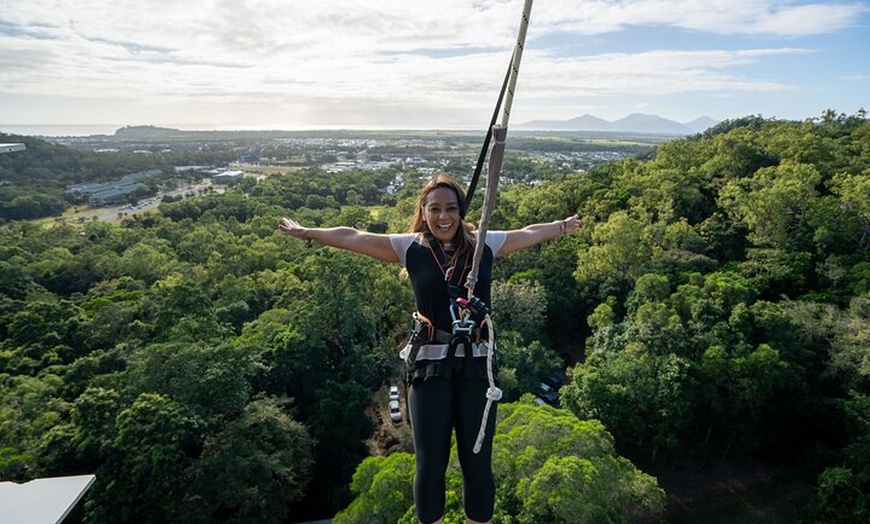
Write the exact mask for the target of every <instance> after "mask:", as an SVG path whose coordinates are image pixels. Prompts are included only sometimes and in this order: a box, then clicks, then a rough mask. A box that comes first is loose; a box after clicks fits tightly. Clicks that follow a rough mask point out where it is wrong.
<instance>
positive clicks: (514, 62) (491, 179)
mask: <svg viewBox="0 0 870 524" xmlns="http://www.w3.org/2000/svg"><path fill="white" fill-rule="evenodd" d="M531 13H532V0H526V2H525V4H524V5H523V17H522V20H521V21H520V31H519V35H518V36H517V45H516V47H515V48H514V54H513V57H512V59H511V74H510V82H509V83H508V90H507V93H506V97H505V101H504V111H503V112H502V117H501V124H500V125H495V126H493V128H492V137H493V139H494V140H495V144H494V145H493V147H492V152H491V153H490V164H489V173H488V176H487V181H486V193H485V196H484V198H483V210H482V212H481V217H480V226H479V227H478V235H477V244H476V245H475V247H474V258H473V260H472V264H471V271H470V272H469V273H468V279H467V280H466V284H465V287H466V288H467V289H468V299H469V300H471V299H472V298H473V297H474V287H475V285H476V284H477V274H478V272H479V271H480V260H481V258H482V257H483V250H484V246H485V245H486V232H487V229H488V228H489V217H490V215H492V210H493V209H494V208H495V200H496V191H497V189H498V180H499V175H500V172H501V162H502V158H503V156H504V143H505V137H506V136H507V125H508V120H509V119H510V113H511V106H512V105H513V100H514V90H515V89H516V86H517V76H519V73H520V60H522V58H523V47H524V46H525V42H526V32H527V30H528V28H529V18H530V16H531ZM489 305H490V304H487V307H488V306H489ZM485 322H488V324H487V326H488V330H489V343H490V347H489V351H488V352H487V354H486V376H487V379H488V381H489V387H488V388H487V390H486V406H485V407H484V408H483V416H482V419H481V421H480V430H479V431H478V432H477V441H476V442H475V443H474V453H475V454H476V453H480V449H481V447H482V446H483V439H484V437H485V435H486V423H487V421H488V420H489V410H490V408H491V407H492V403H493V402H497V401H499V400H501V396H502V391H501V390H500V389H499V388H498V387H497V386H496V385H495V374H494V373H493V369H492V367H493V355H494V354H495V329H494V328H493V325H492V320H491V319H490V317H489V315H487V316H486V320H485Z"/></svg>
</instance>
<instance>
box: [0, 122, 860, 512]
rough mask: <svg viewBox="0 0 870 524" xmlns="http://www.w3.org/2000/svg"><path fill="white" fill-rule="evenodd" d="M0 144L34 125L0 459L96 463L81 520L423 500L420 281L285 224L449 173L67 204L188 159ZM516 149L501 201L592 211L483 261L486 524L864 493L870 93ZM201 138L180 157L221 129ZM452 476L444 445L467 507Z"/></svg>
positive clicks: (371, 506)
mask: <svg viewBox="0 0 870 524" xmlns="http://www.w3.org/2000/svg"><path fill="white" fill-rule="evenodd" d="M0 141H2V142H10V141H11V142H16V141H24V142H26V144H27V151H24V152H17V153H10V154H4V155H0V180H2V181H3V182H2V183H0V480H2V481H15V482H26V481H28V480H32V479H36V478H43V477H56V476H66V475H78V474H95V475H96V482H95V483H94V485H93V486H92V487H91V489H90V490H89V491H88V492H87V494H86V496H85V497H84V498H83V499H82V500H81V502H80V503H79V504H78V505H77V506H76V508H75V510H74V511H73V513H72V514H71V515H70V516H69V517H68V519H67V522H82V523H89V524H110V523H161V524H162V523H245V524H252V523H275V524H279V523H291V522H299V521H305V520H315V519H324V518H331V519H333V522H334V523H335V524H364V523H365V524H378V523H383V524H394V523H397V522H399V523H403V524H412V523H414V522H415V518H414V512H413V500H412V498H411V485H412V477H413V471H414V455H413V452H412V451H413V443H412V441H411V438H410V431H409V429H408V428H407V425H406V424H405V423H404V422H402V423H399V424H394V423H392V422H391V421H390V417H389V414H388V411H387V407H386V405H387V390H388V389H389V386H391V385H397V384H398V385H400V384H401V368H400V367H399V361H398V359H397V352H398V349H399V347H400V346H401V345H403V343H404V342H405V340H406V338H407V335H408V329H409V323H410V312H411V311H412V310H413V307H414V303H413V295H412V292H411V288H410V284H409V282H408V281H407V280H406V278H405V277H404V276H403V275H402V274H401V272H400V270H399V269H400V268H399V266H398V265H389V264H384V263H380V262H377V261H374V260H372V259H368V258H366V257H362V256H359V255H353V254H349V253H346V252H342V251H339V250H336V249H333V248H327V247H323V246H320V245H317V244H312V243H310V242H305V241H301V240H297V239H294V238H291V237H289V236H287V235H285V234H283V233H281V232H280V231H278V230H277V229H276V225H277V224H278V222H279V221H280V219H281V218H282V217H283V216H292V217H293V218H294V219H296V220H298V221H299V222H301V223H303V224H305V225H309V226H323V227H328V226H337V225H346V226H353V227H357V228H361V229H367V230H370V231H376V232H389V233H398V232H404V231H406V230H407V228H408V225H409V219H410V217H411V214H412V209H413V207H414V205H415V198H416V195H417V191H418V190H419V188H420V187H421V185H422V183H423V182H424V181H425V179H426V178H427V177H428V174H426V173H423V172H419V171H416V170H414V169H406V170H403V171H401V172H399V171H397V169H378V170H350V171H345V172H338V173H335V172H329V171H327V170H325V169H321V168H319V167H316V166H312V167H302V168H294V169H292V170H291V169H288V170H286V171H285V172H279V173H274V174H271V175H270V176H262V177H257V178H253V177H251V178H245V179H244V180H243V181H242V183H238V184H235V185H230V186H228V187H227V188H226V190H225V191H224V192H222V193H217V192H215V193H210V194H195V195H189V196H186V197H176V198H170V197H167V198H164V199H163V201H162V203H160V205H159V206H157V207H156V208H155V209H154V210H151V211H148V212H142V213H138V214H135V215H131V216H126V215H125V216H119V217H118V219H117V220H110V221H97V220H93V221H83V222H82V223H78V224H69V223H66V222H64V221H62V220H55V221H52V220H51V219H48V220H45V219H43V220H39V221H37V220H30V218H33V217H45V216H59V215H60V213H61V212H63V210H64V209H66V208H67V207H69V205H70V204H69V202H67V201H66V200H65V198H67V197H66V196H65V195H66V194H65V190H64V188H65V187H66V186H67V185H68V184H72V183H81V182H87V181H105V180H106V179H108V178H109V176H110V173H121V174H126V173H131V172H134V171H139V170H144V169H154V168H156V169H163V170H165V171H170V170H171V169H172V168H171V164H168V163H167V162H168V161H167V160H165V159H163V160H161V159H160V158H159V155H150V156H145V155H138V156H136V155H129V154H124V153H99V154H98V153H93V152H86V151H82V150H81V149H74V148H70V147H66V146H61V145H52V144H50V143H48V142H44V141H41V140H38V139H34V138H29V137H15V136H11V135H0ZM507 150H508V157H507V159H506V161H505V165H504V168H503V172H502V176H503V177H504V178H505V182H504V183H502V184H501V185H500V187H499V193H498V202H497V206H496V209H495V212H494V214H493V216H492V219H491V221H490V226H489V227H490V229H493V230H495V229H502V230H504V229H513V228H518V227H523V226H525V225H526V224H529V223H534V222H542V221H550V220H557V219H562V218H564V217H566V216H569V215H571V214H573V213H578V214H579V216H580V218H581V226H580V228H579V230H578V231H576V232H575V233H573V234H572V235H566V236H562V237H559V238H557V239H554V240H552V241H549V242H547V243H545V244H542V245H540V246H538V247H536V248H535V249H530V250H526V251H523V252H518V253H514V254H512V255H509V256H507V257H505V258H501V259H499V260H498V261H497V262H496V264H495V267H494V275H493V280H494V282H493V304H491V308H492V312H493V313H492V316H493V321H494V325H495V327H496V330H497V340H498V344H499V346H498V347H499V352H498V355H499V357H498V358H499V366H500V372H499V373H500V381H501V387H502V389H503V390H504V391H505V398H504V399H503V400H502V402H501V403H500V406H499V411H498V429H497V432H496V435H495V444H494V457H493V467H494V470H495V475H496V484H497V494H496V515H495V519H494V521H495V522H497V523H503V524H548V523H565V524H586V523H589V524H592V523H614V524H616V523H656V524H664V523H669V524H678V523H689V522H691V523H697V524H714V523H734V524H736V523H738V522H739V523H753V522H758V523H761V522H774V523H777V522H782V523H785V522H792V523H795V522H799V523H802V524H823V523H824V524H837V523H859V522H868V521H870V495H868V494H870V121H868V119H867V115H866V113H865V112H863V111H860V112H858V113H857V114H855V115H844V114H837V113H835V112H833V111H829V112H827V113H825V114H824V115H822V116H821V117H818V118H811V119H807V120H805V121H784V120H777V119H766V118H762V117H758V116H750V117H746V118H741V119H736V120H730V121H725V122H722V123H719V124H717V125H716V126H714V127H712V128H710V129H709V130H707V131H706V132H704V133H702V134H699V135H694V136H689V137H680V138H673V139H668V140H666V141H662V142H660V143H658V144H657V145H656V146H655V147H651V148H649V149H648V152H646V153H640V154H635V155H633V156H631V157H628V158H625V159H622V160H615V161H609V162H603V163H600V164H598V165H596V166H594V167H591V168H589V169H582V170H581V169H572V170H568V171H564V170H563V171H560V170H558V169H555V168H554V167H553V166H552V165H550V164H547V163H546V162H541V161H532V160H530V159H528V158H525V157H524V156H523V155H522V154H520V153H517V152H515V151H514V152H512V151H511V136H509V137H508V143H507ZM197 155H199V156H195V155H193V153H191V156H190V157H189V158H185V159H184V160H178V159H175V160H173V162H174V163H175V164H179V163H181V162H186V163H204V162H209V163H211V162H216V161H217V160H219V159H221V158H222V155H223V156H227V155H226V153H225V152H220V151H210V150H208V149H207V148H205V149H201V150H200V151H199V153H197ZM204 156H208V158H204ZM227 158H229V157H227ZM161 163H163V164H165V165H163V164H161ZM445 166H447V170H448V171H450V170H453V171H454V173H453V174H454V176H457V177H460V178H462V177H467V176H468V175H470V172H471V171H472V160H471V159H467V162H466V164H464V165H453V164H447V163H445ZM465 182H466V183H467V178H466V179H465ZM152 183H156V182H146V184H145V186H146V187H144V188H143V191H145V192H147V191H149V188H148V187H147V186H148V184H152ZM150 189H154V188H150ZM481 201H482V196H481V195H478V198H476V199H475V202H474V204H473V206H472V210H471V212H470V214H469V216H470V218H472V219H474V220H476V219H477V217H479V216H480V205H481ZM544 378H551V379H556V380H557V382H558V384H559V385H560V386H561V388H560V389H559V397H558V399H557V400H556V401H553V402H550V403H547V404H544V403H542V402H540V401H536V397H535V396H533V393H535V392H537V391H538V388H539V387H540V384H541V380H542V379H544ZM765 479H767V480H765ZM741 483H742V484H741ZM722 485H728V486H732V488H729V489H722V488H721V486H722ZM741 485H743V486H744V489H743V490H742V491H741V490H740V486H741ZM734 486H736V487H734ZM765 497H766V498H765ZM461 498H462V487H461V475H460V472H459V471H458V464H457V463H455V461H454V463H453V464H452V465H451V467H450V470H449V471H448V494H447V515H446V522H461V520H460V519H461V518H462V517H461V515H462V507H461ZM777 505H779V506H787V507H788V510H787V511H786V510H784V509H782V507H780V508H778V509H777V508H773V509H771V506H777ZM783 512H785V513H783ZM0 520H2V519H0Z"/></svg>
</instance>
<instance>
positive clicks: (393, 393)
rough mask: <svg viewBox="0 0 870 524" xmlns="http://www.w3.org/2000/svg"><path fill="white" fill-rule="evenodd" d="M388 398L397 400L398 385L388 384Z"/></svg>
mask: <svg viewBox="0 0 870 524" xmlns="http://www.w3.org/2000/svg"><path fill="white" fill-rule="evenodd" d="M390 400H399V388H398V386H390Z"/></svg>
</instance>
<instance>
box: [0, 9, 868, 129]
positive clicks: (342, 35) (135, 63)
mask: <svg viewBox="0 0 870 524" xmlns="http://www.w3.org/2000/svg"><path fill="white" fill-rule="evenodd" d="M522 4H523V1H522V0H429V1H427V2H414V1H410V0H378V1H377V2H371V1H362V0H328V1H322V2H315V1H311V0H185V1H184V2H165V1H163V0H139V1H137V2H117V1H109V0H88V1H81V0H33V1H28V2H24V1H21V0H0V49H3V52H2V53H0V131H2V130H3V126H4V125H7V126H10V125H39V124H42V125H59V124H70V125H86V124H93V125H97V124H99V125H145V124H150V125H160V126H170V127H179V128H183V129H277V128H283V129H304V128H324V127H336V128H438V129H482V128H485V126H486V124H487V122H488V121H489V117H490V114H491V112H492V108H493V105H494V103H495V99H496V96H497V94H498V89H499V87H500V83H501V80H502V78H503V74H504V70H505V68H506V66H507V64H508V61H509V59H510V54H511V52H512V50H513V47H514V43H515V40H516V34H517V28H518V26H519V21H520V14H521V12H522ZM868 94H870V0H809V1H804V0H671V1H669V0H636V1H620V0H590V1H587V0H537V1H536V2H535V3H534V7H533V9H532V16H531V25H530V27H529V29H528V37H527V41H526V47H525V51H524V55H523V62H522V65H521V69H520V75H519V81H518V85H517V90H516V97H515V99H514V104H513V112H512V116H511V123H514V124H517V123H523V122H527V121H530V120H567V119H570V118H574V117H577V116H581V115H583V114H592V115H595V116H598V117H600V118H604V119H607V120H616V119H619V118H622V117H624V116H626V115H629V114H631V113H647V114H657V115H660V116H663V117H665V118H670V119H673V120H676V121H679V122H688V121H690V120H693V119H696V118H699V117H702V116H709V117H712V118H714V119H716V120H724V119H728V118H737V117H741V116H746V115H756V114H757V115H763V116H765V117H775V118H786V119H798V120H802V119H806V118H815V117H818V116H820V115H821V114H822V112H824V111H825V110H826V109H833V110H835V111H837V112H840V113H847V114H853V113H855V112H856V111H858V110H859V109H862V108H863V109H868V110H870V103H868V101H870V97H868Z"/></svg>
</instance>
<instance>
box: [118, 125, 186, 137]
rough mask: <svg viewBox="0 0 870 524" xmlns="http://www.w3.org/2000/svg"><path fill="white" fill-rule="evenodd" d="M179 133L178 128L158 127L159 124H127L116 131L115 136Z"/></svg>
mask: <svg viewBox="0 0 870 524" xmlns="http://www.w3.org/2000/svg"><path fill="white" fill-rule="evenodd" d="M177 133H179V130H178V129H172V128H170V127H157V126H125V127H122V128H120V129H118V130H116V131H115V136H117V137H136V138H141V137H154V136H165V135H174V134H177Z"/></svg>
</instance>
